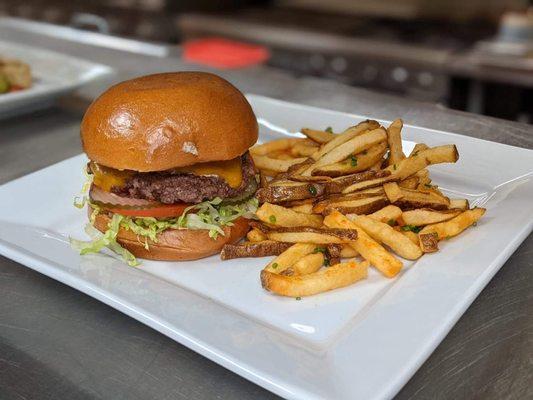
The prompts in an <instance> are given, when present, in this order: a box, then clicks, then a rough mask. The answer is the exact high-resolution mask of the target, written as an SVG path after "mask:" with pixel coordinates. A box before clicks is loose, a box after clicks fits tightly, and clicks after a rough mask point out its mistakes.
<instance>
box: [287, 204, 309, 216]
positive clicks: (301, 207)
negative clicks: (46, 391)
mask: <svg viewBox="0 0 533 400" xmlns="http://www.w3.org/2000/svg"><path fill="white" fill-rule="evenodd" d="M291 210H292V211H296V212H299V213H303V214H313V203H307V204H300V205H297V206H293V207H291Z"/></svg>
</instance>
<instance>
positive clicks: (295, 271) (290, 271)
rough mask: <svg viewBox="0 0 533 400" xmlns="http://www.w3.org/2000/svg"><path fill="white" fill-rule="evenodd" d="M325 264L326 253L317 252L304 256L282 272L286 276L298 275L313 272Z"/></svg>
mask: <svg viewBox="0 0 533 400" xmlns="http://www.w3.org/2000/svg"><path fill="white" fill-rule="evenodd" d="M322 265H324V254H323V253H320V252H317V253H311V254H308V255H306V256H303V257H302V258H300V259H299V260H298V261H296V262H295V263H294V264H293V265H292V266H290V267H289V268H287V269H286V270H285V271H283V272H281V274H282V275H286V276H298V275H307V274H312V273H313V272H316V271H318V270H319V269H320V268H321V267H322Z"/></svg>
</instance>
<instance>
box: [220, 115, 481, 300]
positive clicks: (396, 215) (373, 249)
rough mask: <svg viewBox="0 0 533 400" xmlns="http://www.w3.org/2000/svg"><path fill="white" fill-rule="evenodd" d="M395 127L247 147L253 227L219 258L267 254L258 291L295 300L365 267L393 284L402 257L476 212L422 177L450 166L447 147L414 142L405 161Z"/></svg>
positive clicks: (321, 133) (432, 247) (367, 125)
mask: <svg viewBox="0 0 533 400" xmlns="http://www.w3.org/2000/svg"><path fill="white" fill-rule="evenodd" d="M402 129H403V121H402V120H400V119H397V120H395V121H394V122H392V123H391V124H390V125H389V126H388V127H383V126H381V125H380V124H379V123H378V122H376V121H371V120H367V121H363V122H361V123H359V124H357V125H355V126H352V127H349V128H348V129H346V130H344V131H343V132H342V133H339V134H336V133H333V130H332V129H330V128H328V129H326V130H317V129H310V128H303V129H302V133H303V134H304V135H305V136H306V138H286V139H280V140H274V141H271V142H267V143H263V144H260V145H257V146H255V147H252V148H251V149H250V153H251V155H252V157H253V159H254V160H255V161H256V165H257V166H258V168H259V170H260V172H261V174H262V176H263V177H266V176H268V177H269V179H266V178H264V179H263V181H262V184H261V188H260V189H259V190H258V191H257V198H258V200H259V203H260V207H259V208H258V210H257V212H256V217H257V219H259V222H253V223H252V224H251V225H252V227H253V229H252V230H251V231H250V232H249V233H248V235H247V239H248V241H246V242H244V243H240V244H233V245H226V246H224V249H223V252H222V258H223V259H229V258H236V257H261V256H264V255H276V256H277V257H276V258H274V260H272V261H271V262H269V263H268V264H267V266H266V267H265V268H264V269H263V270H262V271H261V273H260V280H261V284H262V286H263V288H264V289H266V290H268V291H270V292H272V293H275V294H278V295H281V296H289V297H296V299H300V298H301V297H302V296H309V295H313V294H317V293H321V292H325V291H328V290H332V289H336V288H340V287H343V286H347V285H350V284H352V283H355V282H357V281H360V280H363V279H365V278H366V277H367V269H368V266H369V265H372V266H373V267H375V268H376V269H377V270H378V271H380V272H381V273H382V275H384V276H385V277H387V278H393V277H396V276H397V275H398V274H399V273H400V271H401V270H402V268H403V261H402V259H408V260H416V259H419V258H420V257H422V256H423V255H424V254H425V253H430V252H435V251H438V243H439V241H441V240H444V239H449V238H451V237H453V236H455V235H458V234H459V233H461V232H462V231H463V230H465V229H466V228H468V227H469V226H471V225H473V224H475V223H476V222H477V221H478V220H479V219H480V218H481V217H482V216H483V214H484V213H485V209H483V208H473V209H470V205H469V203H468V200H466V199H449V198H448V197H446V196H445V195H444V194H443V193H442V192H441V190H440V189H439V188H438V187H437V186H436V185H434V184H433V182H432V181H431V179H430V177H429V171H428V167H430V166H431V165H434V164H441V163H455V162H456V161H457V160H458V158H459V153H458V152H457V149H456V147H455V145H444V146H437V147H433V148H431V147H429V146H427V145H426V144H424V143H418V144H417V145H416V146H415V147H414V149H413V151H412V152H411V153H410V154H409V156H406V155H405V154H404V152H403V148H402V137H401V131H402ZM276 243H277V244H278V245H277V246H276ZM346 259H351V260H348V261H346Z"/></svg>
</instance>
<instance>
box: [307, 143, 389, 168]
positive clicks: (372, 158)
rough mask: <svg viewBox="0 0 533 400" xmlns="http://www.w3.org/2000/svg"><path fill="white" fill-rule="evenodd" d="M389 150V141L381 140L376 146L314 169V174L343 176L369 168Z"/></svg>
mask: <svg viewBox="0 0 533 400" xmlns="http://www.w3.org/2000/svg"><path fill="white" fill-rule="evenodd" d="M386 151H387V143H386V142H381V143H378V144H376V145H375V146H372V147H370V148H369V149H368V150H364V151H363V152H361V153H357V154H356V155H355V156H351V157H349V158H348V159H347V160H345V161H341V162H338V163H334V164H329V165H324V166H322V167H318V168H317V169H315V170H313V172H312V175H326V176H332V177H337V176H342V175H348V174H353V173H356V172H361V171H365V170H367V169H369V168H370V167H372V166H373V165H375V164H376V163H377V162H378V161H379V160H381V159H382V158H383V155H384V154H385V152H386Z"/></svg>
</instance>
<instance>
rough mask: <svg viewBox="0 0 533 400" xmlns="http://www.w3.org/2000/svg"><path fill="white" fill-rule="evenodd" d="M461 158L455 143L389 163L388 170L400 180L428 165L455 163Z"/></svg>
mask: <svg viewBox="0 0 533 400" xmlns="http://www.w3.org/2000/svg"><path fill="white" fill-rule="evenodd" d="M458 159H459V153H458V152H457V148H456V147H455V145H453V144H450V145H445V146H438V147H433V148H430V149H427V150H424V151H421V152H419V153H418V154H417V155H416V156H412V157H408V158H405V159H403V160H401V161H400V162H398V163H396V164H392V165H389V166H388V167H387V168H386V170H388V171H390V172H391V173H392V175H393V176H397V177H398V178H399V179H400V180H403V179H406V178H409V177H410V176H411V175H414V174H415V173H417V172H418V171H420V170H421V169H424V168H426V167H427V166H428V165H434V164H441V163H454V162H457V160H458Z"/></svg>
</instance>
